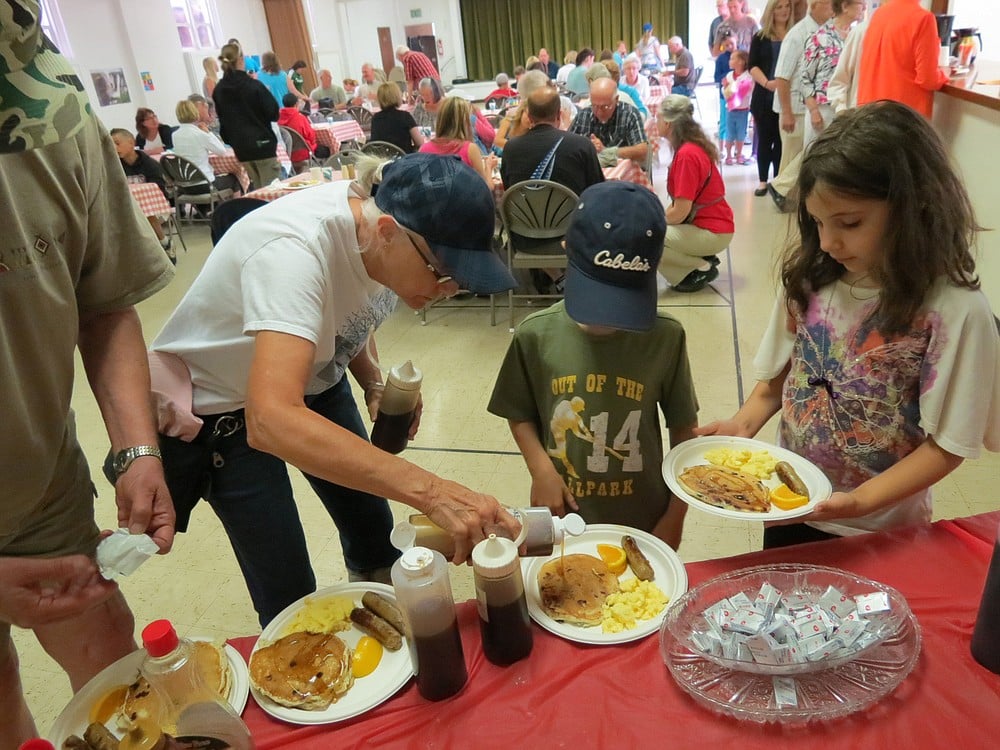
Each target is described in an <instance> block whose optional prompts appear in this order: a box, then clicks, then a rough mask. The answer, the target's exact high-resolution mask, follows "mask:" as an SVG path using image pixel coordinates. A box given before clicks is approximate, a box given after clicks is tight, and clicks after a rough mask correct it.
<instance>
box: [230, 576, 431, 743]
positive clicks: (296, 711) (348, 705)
mask: <svg viewBox="0 0 1000 750" xmlns="http://www.w3.org/2000/svg"><path fill="white" fill-rule="evenodd" d="M366 591H374V592H375V593H377V594H381V595H382V596H384V597H385V598H386V599H389V600H390V601H393V602H395V601H396V594H395V593H394V592H393V590H392V586H387V585H386V584H384V583H369V582H365V581H361V582H358V583H343V584H339V585H337V586H330V587H329V588H325V589H320V590H319V591H317V592H316V593H314V594H309V596H307V597H303V598H302V599H300V600H299V601H297V602H294V603H292V604H290V605H288V606H287V607H285V609H283V610H282V611H281V613H280V614H279V615H278V616H277V617H275V618H274V619H273V620H272V621H271V622H270V623H269V624H268V626H267V627H266V628H264V632H263V633H261V634H260V638H259V639H258V641H257V644H256V645H255V646H254V648H253V650H254V652H256V651H257V649H259V648H263V647H264V646H267V645H268V644H270V643H273V642H274V641H276V640H278V639H279V638H281V637H283V636H284V635H285V632H284V631H285V626H286V625H287V624H288V623H289V622H291V620H292V618H293V617H295V614H296V613H297V612H298V611H299V610H300V609H302V608H303V607H304V606H305V600H306V599H321V598H323V597H327V596H349V597H351V598H353V599H354V603H355V605H356V606H358V607H360V606H361V597H362V596H363V595H364V593H365V592H366ZM363 635H364V633H363V632H362V631H361V630H359V629H358V628H357V626H355V625H353V624H352V625H351V628H350V629H349V630H344V631H341V632H339V633H337V636H338V637H339V638H341V639H342V640H343V641H344V643H346V644H347V647H348V648H349V649H351V650H352V651H353V650H354V647H355V646H356V645H357V644H358V641H359V640H361V636H363ZM250 656H251V658H253V653H251V654H250ZM412 676H413V663H412V662H411V661H410V650H409V644H408V643H407V642H406V639H405V638H404V639H403V646H402V648H400V649H399V650H398V651H390V650H389V649H385V650H384V652H383V654H382V661H380V662H379V665H378V667H377V668H376V669H375V671H374V672H372V673H371V674H370V675H368V676H367V677H362V678H360V679H356V680H355V681H354V685H352V686H351V689H350V690H348V691H347V694H346V695H344V697H343V698H341V699H340V700H339V701H337V702H336V703H332V704H330V706H329V707H328V708H326V709H325V710H323V711H305V710H303V709H300V708H288V707H287V706H282V705H280V704H278V703H275V702H274V701H272V700H270V699H269V698H268V697H267V696H265V695H264V694H262V693H261V692H260V691H259V690H257V688H256V687H254V686H253V685H252V684H251V685H250V692H251V693H253V697H254V700H255V701H257V704H258V705H259V706H260V707H261V708H262V709H264V711H266V712H267V713H269V714H271V716H273V717H275V718H276V719H281V720H282V721H287V722H290V723H292V724H333V723H334V722H338V721H343V720H344V719H350V718H351V717H352V716H357V715H358V714H363V713H364V712H365V711H368V710H370V709H372V708H375V706H377V705H379V704H380V703H384V702H385V701H386V700H388V699H389V698H391V697H392V696H393V695H395V694H396V692H398V691H399V689H400V688H401V687H403V685H405V684H406V683H407V682H408V681H409V679H410V678H411V677H412Z"/></svg>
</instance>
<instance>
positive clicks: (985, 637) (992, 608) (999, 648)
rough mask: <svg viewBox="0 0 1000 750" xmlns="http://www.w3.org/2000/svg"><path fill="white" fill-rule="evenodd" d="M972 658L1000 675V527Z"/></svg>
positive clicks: (981, 604) (978, 618)
mask: <svg viewBox="0 0 1000 750" xmlns="http://www.w3.org/2000/svg"><path fill="white" fill-rule="evenodd" d="M972 657H973V658H974V659H975V660H976V661H978V662H979V663H980V664H982V665H983V666H984V667H986V668H987V669H988V670H990V671H991V672H996V673H997V674H1000V527H998V528H997V540H996V542H995V543H994V544H993V557H992V558H991V559H990V567H989V569H988V570H987V572H986V585H985V586H984V587H983V598H982V599H981V600H980V602H979V613H978V615H977V616H976V625H975V628H974V629H973V631H972Z"/></svg>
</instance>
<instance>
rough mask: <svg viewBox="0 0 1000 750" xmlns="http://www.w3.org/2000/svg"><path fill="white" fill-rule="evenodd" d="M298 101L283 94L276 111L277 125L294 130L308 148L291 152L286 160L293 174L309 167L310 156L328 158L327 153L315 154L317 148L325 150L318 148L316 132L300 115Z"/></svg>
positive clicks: (290, 94) (302, 115) (290, 95)
mask: <svg viewBox="0 0 1000 750" xmlns="http://www.w3.org/2000/svg"><path fill="white" fill-rule="evenodd" d="M298 102H299V99H298V97H297V96H295V94H292V93H288V94H285V98H284V99H282V100H281V103H282V104H283V105H284V106H283V107H282V108H281V109H280V110H279V111H278V124H279V125H281V126H282V127H285V128H289V129H290V130H294V131H295V132H296V133H298V134H299V135H301V136H302V138H303V139H304V140H305V142H306V144H307V145H308V146H309V148H308V149H304V148H297V149H295V150H294V151H292V152H291V153H290V154H289V155H288V158H289V159H291V160H292V169H293V170H295V174H300V173H302V172H304V171H306V169H307V168H308V167H309V157H310V156H311V155H312V154H316V156H318V157H320V158H321V159H322V158H325V157H326V156H329V155H330V153H329V151H327V152H326V154H325V155H324V154H321V153H317V149H318V148H324V149H325V148H326V147H325V146H323V147H320V146H318V145H317V143H316V131H315V130H313V126H312V123H311V122H309V118H308V117H306V116H305V115H304V114H302V113H301V112H300V111H299V110H298V109H297V105H298Z"/></svg>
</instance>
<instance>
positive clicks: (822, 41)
mask: <svg viewBox="0 0 1000 750" xmlns="http://www.w3.org/2000/svg"><path fill="white" fill-rule="evenodd" d="M845 41H847V37H846V36H841V35H840V32H838V31H837V27H836V26H835V25H834V23H833V19H832V18H831V19H830V20H829V21H827V22H826V23H824V24H823V25H822V26H820V27H819V28H818V29H817V30H816V33H815V34H813V35H812V36H811V37H810V38H809V40H808V41H807V42H806V48H805V52H804V58H803V61H802V65H803V67H802V98H803V99H808V98H809V97H810V96H813V97H815V98H816V102H817V103H818V104H829V103H830V100H829V99H827V96H826V87H827V86H829V85H830V79H831V78H833V73H834V71H835V70H836V69H837V63H838V62H839V61H840V53H841V51H842V50H843V49H844V42H845Z"/></svg>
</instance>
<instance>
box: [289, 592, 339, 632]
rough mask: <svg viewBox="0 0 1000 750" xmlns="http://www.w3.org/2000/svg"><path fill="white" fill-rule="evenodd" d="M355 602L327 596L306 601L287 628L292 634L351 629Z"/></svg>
mask: <svg viewBox="0 0 1000 750" xmlns="http://www.w3.org/2000/svg"><path fill="white" fill-rule="evenodd" d="M352 609H354V600H353V599H352V598H351V597H349V596H327V597H324V598H322V599H311V598H310V599H306V603H305V606H304V607H303V608H302V609H300V610H299V611H298V612H296V613H295V616H294V617H292V619H291V620H290V621H289V622H288V625H286V626H285V635H288V634H290V633H301V632H303V631H305V632H307V633H338V632H340V631H341V630H347V629H348V628H350V627H351V619H350V618H351V610H352Z"/></svg>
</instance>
